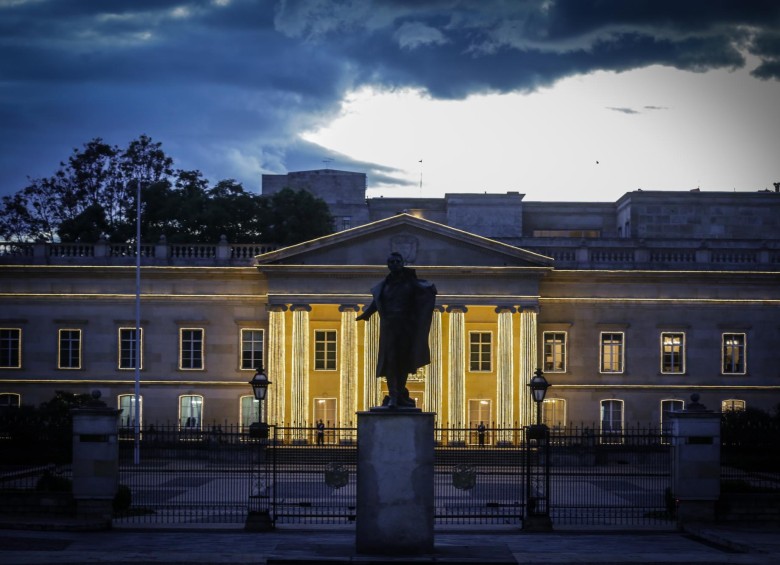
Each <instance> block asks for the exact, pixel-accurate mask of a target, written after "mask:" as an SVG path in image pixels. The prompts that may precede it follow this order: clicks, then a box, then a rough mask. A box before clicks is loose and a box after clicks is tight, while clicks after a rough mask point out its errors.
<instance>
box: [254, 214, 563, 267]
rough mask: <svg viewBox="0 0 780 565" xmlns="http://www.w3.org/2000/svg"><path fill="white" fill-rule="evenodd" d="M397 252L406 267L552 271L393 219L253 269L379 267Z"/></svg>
mask: <svg viewBox="0 0 780 565" xmlns="http://www.w3.org/2000/svg"><path fill="white" fill-rule="evenodd" d="M393 251H398V252H400V253H401V254H402V255H403V256H404V258H405V259H406V261H407V264H409V265H410V266H428V267H465V266H474V267H547V268H550V267H552V264H553V259H551V258H550V257H546V256H544V255H539V254H538V253H533V252H531V251H528V250H525V249H521V248H519V247H514V246H512V245H507V244H505V243H501V242H498V241H495V240H492V239H488V238H485V237H482V236H479V235H475V234H473V233H469V232H465V231H462V230H458V229H455V228H451V227H449V226H445V225H443V224H439V223H436V222H432V221H430V220H425V219H422V218H417V217H415V216H412V215H410V214H398V215H396V216H392V217H390V218H387V219H384V220H379V221H376V222H372V223H370V224H364V225H361V226H358V227H356V228H352V229H349V230H344V231H341V232H337V233H334V234H331V235H328V236H324V237H321V238H318V239H314V240H311V241H306V242H303V243H300V244H297V245H292V246H290V247H285V248H282V249H278V250H276V251H272V252H270V253H265V254H263V255H258V256H257V257H256V258H255V262H256V265H258V266H262V265H343V266H346V265H385V264H386V261H387V256H388V255H389V254H390V253H391V252H393Z"/></svg>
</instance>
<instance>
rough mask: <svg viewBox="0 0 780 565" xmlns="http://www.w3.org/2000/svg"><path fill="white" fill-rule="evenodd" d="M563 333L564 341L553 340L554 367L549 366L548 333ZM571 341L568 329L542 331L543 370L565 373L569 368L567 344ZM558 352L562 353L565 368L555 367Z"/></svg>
mask: <svg viewBox="0 0 780 565" xmlns="http://www.w3.org/2000/svg"><path fill="white" fill-rule="evenodd" d="M548 334H549V335H562V336H563V341H560V342H559V341H557V340H553V341H552V342H550V343H551V345H552V349H553V351H552V355H551V356H552V368H551V367H548V366H547V357H548V355H547V345H548V342H547V335H548ZM568 341H569V336H568V332H566V331H556V330H548V331H543V332H542V367H543V371H544V372H545V373H565V372H566V369H567V363H568V351H567V345H568ZM556 352H559V353H560V356H561V359H562V362H563V368H562V369H556V368H555V367H554V365H555V356H556Z"/></svg>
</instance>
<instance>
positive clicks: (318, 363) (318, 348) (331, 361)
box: [314, 330, 336, 371]
mask: <svg viewBox="0 0 780 565" xmlns="http://www.w3.org/2000/svg"><path fill="white" fill-rule="evenodd" d="M314 370H315V371H335V370H336V330H316V331H315V332H314Z"/></svg>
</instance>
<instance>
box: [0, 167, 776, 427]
mask: <svg viewBox="0 0 780 565" xmlns="http://www.w3.org/2000/svg"><path fill="white" fill-rule="evenodd" d="M358 180H359V179H358ZM358 184H359V183H358ZM477 197H481V198H477ZM697 199H698V200H697ZM375 200H379V202H376V203H373V204H372V201H369V202H368V203H367V205H366V206H367V208H368V212H367V214H366V216H365V217H363V218H362V219H361V220H360V221H359V222H355V221H354V219H352V218H350V220H349V221H348V222H347V221H346V220H344V216H342V225H341V227H342V228H346V227H347V224H350V225H352V224H355V223H357V224H358V225H356V226H355V227H350V228H347V229H343V230H341V231H338V232H336V233H334V234H333V235H330V236H327V237H323V238H320V239H317V240H314V241H309V242H305V243H302V244H299V245H295V246H292V247H287V248H282V249H272V250H268V249H261V248H259V247H257V246H239V245H231V244H230V243H228V242H226V241H222V242H220V243H219V244H215V245H199V246H172V245H167V244H165V243H164V242H161V243H159V244H157V245H146V246H144V247H143V252H142V255H143V259H142V261H141V268H140V293H137V292H136V274H137V270H136V268H135V267H134V264H135V263H134V262H135V259H134V257H132V253H129V250H128V249H127V248H121V246H112V245H108V244H95V245H81V246H79V245H65V244H59V245H57V244H31V245H18V244H16V245H12V244H3V245H2V246H0V250H1V251H2V254H0V402H1V403H2V404H4V405H14V404H20V403H21V404H32V405H37V404H40V403H41V402H43V401H46V400H48V399H50V398H51V397H52V396H53V394H54V391H55V390H67V391H70V392H89V391H92V390H100V391H101V393H102V397H103V399H106V400H108V401H109V402H111V403H116V405H117V406H118V407H120V408H123V416H122V417H123V418H124V419H126V420H124V421H125V422H126V423H128V424H129V423H131V422H130V421H129V418H130V415H132V414H133V413H134V410H133V406H134V401H135V387H136V384H137V385H138V387H139V391H140V396H139V397H140V401H141V404H140V406H141V418H142V425H143V426H148V425H149V424H151V423H166V422H167V423H171V424H177V425H179V426H182V427H196V428H206V427H210V426H221V425H225V424H232V423H240V424H241V425H244V426H246V425H248V424H250V423H252V422H253V421H255V419H256V418H257V405H256V401H254V400H253V398H252V396H251V389H250V387H249V385H248V384H247V383H248V381H249V380H250V378H251V377H252V376H253V374H254V372H255V369H256V368H257V367H258V366H261V365H262V366H263V367H264V368H265V369H266V371H267V373H268V376H269V378H270V380H271V382H272V384H271V386H270V388H269V395H268V400H267V401H266V406H265V407H264V409H263V419H265V420H267V421H268V422H269V423H272V424H277V425H279V426H288V427H304V428H310V427H313V426H314V423H315V422H316V421H317V420H319V419H322V420H323V421H325V422H327V423H328V426H329V427H351V426H354V425H355V424H356V417H355V414H356V412H358V411H361V410H366V409H368V408H370V407H371V406H375V405H378V404H379V403H380V402H381V399H382V397H383V395H384V392H383V388H384V382H383V380H381V379H377V378H376V377H375V374H374V371H375V359H376V350H377V344H378V337H379V336H378V319H377V316H374V317H372V318H371V320H370V321H369V322H357V321H356V320H355V318H356V316H357V315H358V313H359V312H360V311H361V309H362V308H364V307H365V306H366V305H367V304H368V303H369V302H370V300H371V297H370V293H369V290H370V288H371V287H372V286H373V285H374V284H376V282H377V281H379V280H380V279H381V278H382V277H384V276H385V275H386V274H387V267H386V258H387V255H388V254H389V253H390V252H392V251H398V252H400V253H401V254H402V255H404V257H405V258H406V260H407V263H408V264H409V266H410V267H412V268H414V269H416V271H417V275H418V277H420V278H424V279H427V280H429V281H431V282H433V283H434V284H435V285H436V287H437V289H438V296H437V306H436V309H435V312H434V317H433V323H432V326H431V332H430V336H429V343H430V347H431V353H432V362H431V364H430V365H428V366H426V367H424V368H423V369H421V370H420V372H419V373H418V374H417V375H414V376H413V377H412V378H411V379H410V383H409V388H410V391H411V394H412V396H413V397H414V398H415V399H416V400H417V403H418V405H419V406H421V407H422V408H423V410H426V411H431V412H435V413H436V414H437V422H438V424H439V425H440V426H442V427H456V428H466V427H468V428H472V429H473V428H474V427H475V426H476V425H477V424H478V423H479V422H480V421H483V422H485V423H486V425H488V426H489V427H491V428H495V429H496V430H498V431H497V432H496V433H495V434H493V435H491V441H501V440H506V441H511V439H512V438H511V435H510V432H508V431H507V432H506V434H507V436H506V437H502V433H503V432H502V430H511V429H513V428H516V427H518V426H523V425H527V424H529V423H532V422H533V421H534V419H535V415H536V408H535V406H534V405H533V403H532V402H531V399H530V396H529V390H528V386H527V384H528V382H529V380H530V378H531V376H532V375H533V372H534V370H535V369H536V368H541V369H542V370H543V371H544V373H545V376H546V378H547V380H548V381H549V382H550V383H551V384H552V385H553V386H552V387H551V388H550V389H549V391H548V394H547V398H546V400H545V402H544V405H543V418H544V420H545V421H546V422H547V423H548V424H550V425H551V426H557V427H563V426H567V425H569V424H570V423H574V424H576V425H580V424H584V425H593V426H598V427H600V428H601V429H602V430H605V431H609V432H614V433H619V432H620V431H621V430H622V429H624V428H625V427H627V426H630V425H633V424H642V425H648V424H649V425H653V426H658V427H659V429H660V427H661V426H662V425H663V423H664V414H665V413H666V412H668V411H669V410H674V409H679V408H681V407H683V406H684V405H685V403H686V402H688V401H689V399H690V395H691V394H692V393H698V394H699V395H700V398H701V400H700V401H701V402H702V403H704V404H705V405H706V406H707V407H709V408H712V409H716V410H720V409H732V408H744V407H756V408H761V409H765V410H770V409H773V408H774V407H776V406H777V405H778V404H779V403H780V362H779V361H780V356H779V354H778V348H777V344H778V342H779V341H780V339H779V338H780V242H778V239H780V238H778V234H780V229H779V228H778V222H780V220H778V219H777V218H778V217H780V214H778V215H777V216H775V215H773V214H774V213H776V212H778V210H780V208H778V205H779V204H780V195H778V194H776V193H756V194H744V193H743V194H738V195H730V194H729V193H712V194H706V193H700V194H696V193H644V194H642V193H629V194H627V195H626V196H624V197H623V198H622V199H621V200H620V201H618V202H617V203H612V204H608V203H607V204H605V203H590V204H589V203H585V204H573V203H562V204H556V203H524V202H522V195H515V194H512V193H510V194H508V195H458V196H457V197H451V198H450V197H445V199H443V201H444V202H440V201H434V200H433V199H427V200H425V201H414V200H412V201H405V202H401V201H397V202H393V201H392V199H375ZM449 200H452V202H449ZM469 202H477V203H478V205H475V206H469V205H468V204H469ZM413 204H416V205H417V206H416V207H415V206H413ZM350 206H352V205H350ZM400 206H404V208H403V209H401V210H397V209H394V208H398V207H400ZM697 206H698V208H697ZM518 207H519V208H518ZM515 208H518V209H515ZM352 209H355V208H354V207H353V208H352ZM670 209H673V210H674V211H676V212H674V211H673V212H670ZM715 210H720V211H721V212H720V214H721V216H723V217H724V218H727V219H725V220H718V216H717V215H716V213H715ZM730 212H733V215H732V214H731V213H730ZM556 214H558V215H559V217H557V219H556V217H555V215H556ZM733 216H736V217H737V220H738V221H732V219H733ZM491 220H495V221H491ZM756 225H758V226H759V227H760V228H761V229H757V228H756ZM658 226H662V227H661V228H659V227H658ZM663 226H666V227H665V229H663ZM468 227H471V228H472V229H465V228H468ZM491 230H493V232H501V233H499V234H497V233H491ZM740 230H742V231H740ZM682 232H690V234H691V235H689V236H688V237H684V236H683V235H682ZM743 232H744V233H743ZM708 234H709V235H708ZM713 234H715V236H713ZM756 234H763V237H761V238H760V239H759V238H758V237H755V235H756ZM491 235H492V237H491ZM740 235H743V236H744V235H747V236H748V237H738V236H740ZM139 296H140V300H137V299H138V297H139ZM137 304H140V339H138V340H137V339H136V338H137V334H136V323H137V321H136V305H137ZM138 343H140V354H138V353H139V352H138V351H137V344H138ZM138 360H140V367H138V369H136V362H137V361H138ZM302 433H303V432H302ZM450 437H452V436H450ZM301 439H306V436H305V434H304V435H302V436H301Z"/></svg>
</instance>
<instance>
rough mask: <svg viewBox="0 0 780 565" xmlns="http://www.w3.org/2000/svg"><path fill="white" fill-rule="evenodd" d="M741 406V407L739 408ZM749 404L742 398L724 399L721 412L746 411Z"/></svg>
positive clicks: (721, 403) (721, 402)
mask: <svg viewBox="0 0 780 565" xmlns="http://www.w3.org/2000/svg"><path fill="white" fill-rule="evenodd" d="M740 404H741V406H739V405H740ZM746 409H747V402H746V401H745V400H742V399H741V398H724V399H723V400H721V401H720V411H721V412H731V411H737V410H746Z"/></svg>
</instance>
